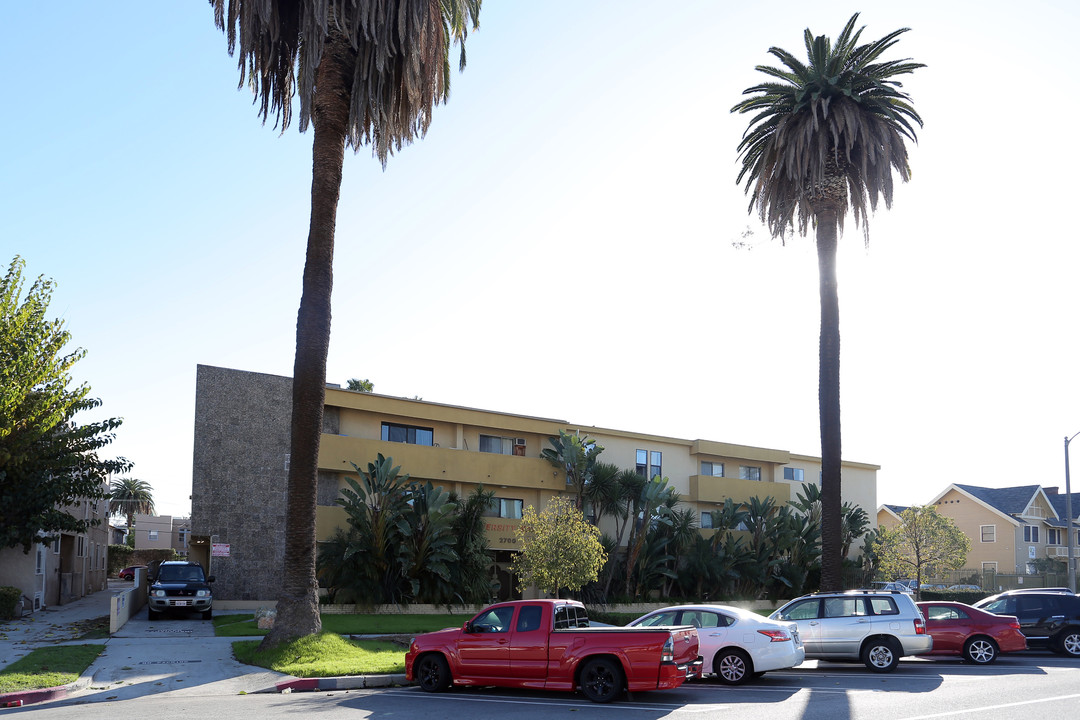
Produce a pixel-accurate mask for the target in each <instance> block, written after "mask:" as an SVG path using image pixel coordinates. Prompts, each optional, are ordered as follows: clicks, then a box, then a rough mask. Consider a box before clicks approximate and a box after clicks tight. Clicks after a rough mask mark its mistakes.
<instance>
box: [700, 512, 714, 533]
mask: <svg viewBox="0 0 1080 720" xmlns="http://www.w3.org/2000/svg"><path fill="white" fill-rule="evenodd" d="M712 526H713V524H712V513H711V512H707V511H702V513H701V527H702V529H704V530H710V529H711V528H712Z"/></svg>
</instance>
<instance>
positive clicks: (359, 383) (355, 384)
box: [348, 378, 375, 393]
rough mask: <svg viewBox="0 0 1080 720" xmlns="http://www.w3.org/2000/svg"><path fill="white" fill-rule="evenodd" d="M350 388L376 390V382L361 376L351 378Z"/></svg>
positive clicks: (364, 390) (360, 390)
mask: <svg viewBox="0 0 1080 720" xmlns="http://www.w3.org/2000/svg"><path fill="white" fill-rule="evenodd" d="M348 389H349V390H355V391H356V392H362V393H369V392H375V383H373V382H371V381H370V380H368V379H367V378H364V379H363V380H361V379H359V378H349V385H348Z"/></svg>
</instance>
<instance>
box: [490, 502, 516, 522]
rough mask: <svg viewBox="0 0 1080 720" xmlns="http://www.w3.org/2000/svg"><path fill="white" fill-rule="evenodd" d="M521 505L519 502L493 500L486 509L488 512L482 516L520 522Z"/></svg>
mask: <svg viewBox="0 0 1080 720" xmlns="http://www.w3.org/2000/svg"><path fill="white" fill-rule="evenodd" d="M522 504H523V503H522V501H521V500H510V499H507V498H494V499H493V500H492V501H491V506H490V507H489V508H488V511H487V512H486V513H484V516H485V517H498V518H510V519H512V520H520V519H521V509H522Z"/></svg>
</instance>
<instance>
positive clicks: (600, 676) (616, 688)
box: [581, 658, 623, 703]
mask: <svg viewBox="0 0 1080 720" xmlns="http://www.w3.org/2000/svg"><path fill="white" fill-rule="evenodd" d="M622 689H623V673H622V668H621V667H619V665H618V664H617V663H615V662H613V661H611V660H608V659H607V658H596V659H594V660H587V661H586V662H585V666H584V667H582V668H581V692H582V694H584V695H585V697H587V698H589V699H590V700H592V701H593V702H596V703H606V702H611V701H612V700H614V699H615V698H616V697H617V696H618V694H619V693H620V692H622Z"/></svg>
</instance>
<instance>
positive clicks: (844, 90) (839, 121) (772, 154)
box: [732, 13, 925, 237]
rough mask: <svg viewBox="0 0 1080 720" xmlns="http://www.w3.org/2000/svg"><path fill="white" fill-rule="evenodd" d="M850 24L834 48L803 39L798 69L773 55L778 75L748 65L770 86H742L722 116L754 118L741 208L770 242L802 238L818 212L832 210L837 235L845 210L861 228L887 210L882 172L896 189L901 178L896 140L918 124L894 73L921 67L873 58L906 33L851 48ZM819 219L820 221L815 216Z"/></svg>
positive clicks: (901, 147)
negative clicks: (757, 219)
mask: <svg viewBox="0 0 1080 720" xmlns="http://www.w3.org/2000/svg"><path fill="white" fill-rule="evenodd" d="M858 17H859V14H858V13H856V14H854V15H852V16H851V19H850V20H848V22H847V24H846V25H845V26H844V29H843V31H842V32H841V33H840V35H839V36H838V37H837V39H836V42H835V43H834V42H831V41H830V40H829V38H827V37H825V36H824V35H819V36H817V37H815V36H814V35H813V34H812V33H811V32H810V29H809V28H807V29H806V31H805V33H804V40H805V43H806V54H807V62H806V63H805V64H804V63H802V62H800V61H799V60H797V59H796V58H795V57H794V56H793V55H792V54H791V53H789V52H787V51H786V50H782V49H781V48H777V47H773V48H770V49H769V53H770V54H772V55H773V56H775V57H776V58H777V59H779V60H780V62H781V63H783V66H784V68H775V67H769V66H765V65H758V66H757V69H758V70H759V71H761V72H763V73H765V74H766V75H770V76H771V77H773V78H775V79H776V80H778V81H779V82H764V83H761V84H760V85H755V86H754V87H751V88H748V89H747V90H745V91H743V95H752V96H753V97H750V98H748V99H746V100H743V101H742V102H741V103H739V104H738V105H736V106H735V107H733V108H732V112H738V113H747V112H755V113H757V114H756V115H754V117H753V118H752V119H751V121H750V125H749V127H748V128H747V130H746V132H745V133H744V134H743V138H742V142H740V143H739V148H738V149H739V157H740V161H741V163H742V169H741V171H740V172H739V177H738V180H737V182H738V183H742V182H743V179H744V178H745V179H746V192H747V193H748V194H750V195H751V199H750V209H751V210H752V209H753V208H754V205H755V204H756V205H757V208H758V212H759V214H760V216H761V220H762V222H764V223H766V224H767V225H768V226H769V231H770V232H771V233H772V235H773V236H774V237H781V236H782V235H783V234H784V232H785V231H786V230H787V229H788V228H789V227H793V226H794V225H795V219H796V216H797V218H798V228H799V232H800V233H802V234H805V233H806V229H807V226H808V224H809V221H810V220H811V219H812V218H814V217H815V216H818V215H819V211H820V210H823V209H828V210H831V211H835V213H836V223H837V225H838V227H839V228H840V230H841V231H842V230H843V223H844V216H845V215H846V214H847V211H848V209H849V207H850V208H851V209H852V210H853V212H854V215H855V222H856V224H859V223H860V221H861V222H862V224H863V229H864V232H865V230H866V219H867V201H868V200H869V206H870V210H871V211H872V210H874V209H876V208H877V202H878V198H879V196H880V197H883V198H884V199H885V206H886V207H890V206H891V205H892V194H893V184H892V171H893V170H896V172H897V173H898V174H899V175H900V177H901V179H902V180H904V181H905V182H906V181H907V180H908V178H909V176H910V169H909V167H908V157H907V148H906V147H905V144H904V139H905V138H908V139H910V140H912V141H917V138H916V136H915V129H914V126H913V123H914V124H917V125H918V126H919V127H922V118H920V117H919V114H918V113H917V112H915V109H914V107H912V105H911V102H910V100H911V99H910V97H909V96H908V95H907V93H905V92H903V91H902V90H901V89H900V88H901V83H900V82H899V81H897V80H896V77H897V76H899V75H906V74H908V73H911V72H913V71H914V70H916V69H918V68H920V67H925V66H924V65H923V64H922V63H915V62H911V61H910V59H906V58H905V59H902V60H890V61H882V60H881V59H880V58H881V55H882V54H883V53H884V52H885V51H886V50H888V49H889V48H891V47H892V46H893V45H894V44H896V42H897V40H898V38H899V36H900V35H902V34H903V33H905V32H907V31H908V29H909V28H901V29H900V30H896V31H894V32H891V33H889V34H888V35H886V36H885V37H883V38H881V39H880V40H875V41H873V42H869V43H865V44H863V45H859V44H858V43H859V38H860V37H861V35H862V32H863V29H864V28H859V29H858V30H856V29H855V22H856V20H857V19H858ZM817 219H818V220H819V221H820V220H821V217H818V218H817Z"/></svg>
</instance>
